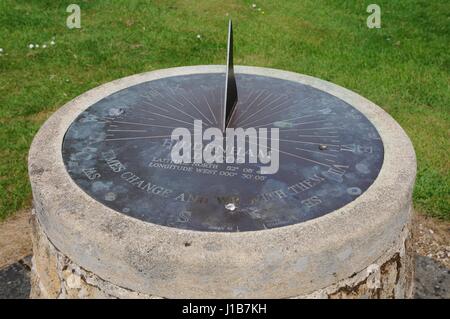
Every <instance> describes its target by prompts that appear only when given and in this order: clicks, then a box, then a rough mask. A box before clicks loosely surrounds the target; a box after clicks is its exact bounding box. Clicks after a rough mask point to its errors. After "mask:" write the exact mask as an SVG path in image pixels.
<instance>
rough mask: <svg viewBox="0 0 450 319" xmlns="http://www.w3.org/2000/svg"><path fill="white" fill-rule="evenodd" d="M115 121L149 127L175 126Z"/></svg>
mask: <svg viewBox="0 0 450 319" xmlns="http://www.w3.org/2000/svg"><path fill="white" fill-rule="evenodd" d="M115 123H121V124H131V125H143V126H151V127H165V128H171V129H175V128H176V126H165V125H156V124H146V123H135V122H124V121H115ZM191 124H192V123H191Z"/></svg>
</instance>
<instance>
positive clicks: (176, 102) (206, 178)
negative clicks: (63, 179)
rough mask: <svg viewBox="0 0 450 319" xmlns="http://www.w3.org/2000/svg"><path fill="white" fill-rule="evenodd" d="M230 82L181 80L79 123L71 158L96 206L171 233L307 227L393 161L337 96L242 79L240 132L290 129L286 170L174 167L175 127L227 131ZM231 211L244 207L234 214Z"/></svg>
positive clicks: (67, 156) (110, 99)
mask: <svg viewBox="0 0 450 319" xmlns="http://www.w3.org/2000/svg"><path fill="white" fill-rule="evenodd" d="M224 79H225V75H224V73H209V74H192V75H180V76H170V77H165V78H161V79H157V80H153V81H149V82H144V83H140V84H137V85H134V86H130V87H128V88H126V89H123V90H121V91H118V92H116V93H114V94H112V95H110V96H107V97H105V98H103V99H101V100H100V101H98V102H96V103H95V104H93V105H91V106H90V107H88V108H87V109H86V110H85V111H84V112H82V113H81V114H80V115H79V116H78V118H77V119H76V120H75V121H74V122H73V123H72V125H71V126H70V128H69V129H68V131H67V133H66V135H65V138H64V143H63V148H62V152H63V159H64V163H65V165H66V168H67V171H68V172H69V174H70V176H71V177H72V178H73V180H74V181H75V182H76V183H77V184H78V186H79V187H81V188H82V189H83V190H84V191H85V192H86V193H88V194H89V195H90V196H91V197H93V198H94V199H95V200H97V201H99V202H101V203H102V204H104V205H106V206H108V207H110V208H112V209H114V210H116V211H118V212H121V213H123V214H126V215H129V216H132V217H135V218H138V219H141V220H143V221H146V222H150V223H155V224H159V225H164V226H170V227H177V228H183V229H190V230H201V231H222V232H236V231H252V230H261V229H267V228H274V227H281V226H286V225H292V224H295V223H301V222H304V221H306V220H309V219H313V218H317V217H320V216H323V215H325V214H327V213H330V212H332V211H334V210H336V209H338V208H340V207H342V206H344V205H346V204H347V203H349V202H351V201H353V200H354V199H356V198H357V197H358V196H360V195H361V194H362V193H364V191H365V190H366V189H367V188H368V187H369V186H370V185H371V184H372V183H373V182H374V180H375V179H376V177H377V175H378V173H379V171H380V169H381V166H382V163H383V143H382V141H381V139H380V136H379V135H378V133H377V130H376V128H375V127H374V126H373V125H372V124H371V122H370V121H369V120H368V119H367V118H366V117H365V116H364V115H363V114H362V113H361V112H359V111H358V110H357V109H355V108H354V107H352V106H351V105H349V104H348V103H346V102H344V101H343V100H340V99H338V98H337V97H335V96H333V95H331V94H329V93H327V92H324V91H321V90H318V89H316V88H313V87H311V86H308V85H303V84H301V83H298V82H293V81H289V80H283V79H277V78H272V77H268V76H261V75H250V74H242V73H237V74H236V81H237V87H238V95H239V102H238V104H237V106H236V111H235V115H234V116H233V119H232V122H231V123H230V125H231V126H232V127H243V128H248V127H255V128H260V127H267V128H271V127H277V128H279V132H280V133H279V135H280V136H279V143H280V144H279V153H280V160H279V161H280V169H279V171H278V173H276V174H273V175H261V174H258V173H257V171H258V169H259V166H258V164H204V165H199V164H174V163H171V158H170V151H171V145H172V144H173V143H172V142H171V139H170V135H171V132H172V130H173V128H175V127H186V128H189V129H191V130H192V129H193V121H194V119H201V120H202V121H203V124H204V128H207V127H219V125H220V121H221V119H220V116H221V114H222V106H223V90H222V87H223V83H224ZM227 203H233V204H234V205H235V206H236V209H235V210H233V211H229V210H227V209H226V208H225V205H227Z"/></svg>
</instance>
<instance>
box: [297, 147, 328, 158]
mask: <svg viewBox="0 0 450 319" xmlns="http://www.w3.org/2000/svg"><path fill="white" fill-rule="evenodd" d="M295 149H296V150H299V151H305V152H311V153H317V154H320V155H324V156H331V157H337V155H333V154H328V153H325V152H321V151H313V150H307V149H305V148H298V147H296V148H295Z"/></svg>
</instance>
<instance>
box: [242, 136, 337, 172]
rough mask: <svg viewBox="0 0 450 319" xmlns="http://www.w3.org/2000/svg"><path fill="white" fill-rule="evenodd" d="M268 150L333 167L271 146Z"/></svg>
mask: <svg viewBox="0 0 450 319" xmlns="http://www.w3.org/2000/svg"><path fill="white" fill-rule="evenodd" d="M248 143H249V144H252V145H258V144H256V143H251V142H248ZM268 148H270V149H271V150H275V151H278V152H280V153H283V154H286V155H289V156H293V157H296V158H300V159H302V160H305V161H309V162H312V163H316V164H318V165H322V166H326V167H331V166H330V165H328V164H325V163H322V162H318V161H315V160H312V159H310V158H307V157H303V156H299V155H295V154H292V153H289V152H284V151H282V150H279V149H276V148H272V147H270V146H269V147H268Z"/></svg>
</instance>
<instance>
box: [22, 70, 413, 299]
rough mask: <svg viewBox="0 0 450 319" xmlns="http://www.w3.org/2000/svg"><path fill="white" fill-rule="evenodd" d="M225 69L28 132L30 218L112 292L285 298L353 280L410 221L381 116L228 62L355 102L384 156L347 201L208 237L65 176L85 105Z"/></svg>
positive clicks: (77, 107)
mask: <svg viewBox="0 0 450 319" xmlns="http://www.w3.org/2000/svg"><path fill="white" fill-rule="evenodd" d="M224 71H225V68H224V66H222V65H204V66H189V67H178V68H170V69H164V70H158V71H152V72H147V73H142V74H137V75H132V76H129V77H125V78H122V79H118V80H115V81H112V82H109V83H106V84H103V85H101V86H99V87H97V88H94V89H92V90H90V91H88V92H86V93H84V94H82V95H80V96H79V97H77V98H75V99H73V100H72V101H70V102H68V103H67V104H65V105H64V106H63V107H61V108H60V109H59V110H58V111H56V112H55V113H54V114H53V115H52V116H51V117H50V118H49V119H48V120H47V121H46V122H45V124H44V125H43V126H42V127H41V129H40V130H39V132H38V133H37V135H36V136H35V138H34V140H33V143H32V145H31V148H30V153H29V161H28V168H29V175H30V182H31V186H32V191H33V198H34V207H35V214H36V217H37V220H38V222H39V225H40V226H41V227H42V229H43V230H44V233H45V234H46V236H47V237H48V238H49V240H50V241H51V242H52V244H53V245H55V247H56V248H57V249H58V250H60V251H61V252H62V253H63V254H64V255H66V256H67V257H69V258H70V259H71V260H72V261H74V262H75V263H76V264H78V265H79V266H81V267H83V268H85V269H86V270H88V271H91V272H93V273H95V274H96V275H98V276H100V277H101V278H103V279H105V280H107V281H110V282H112V283H113V284H116V285H118V286H121V287H124V288H127V289H131V290H135V291H139V292H143V293H147V294H150V295H155V296H158V297H168V298H183V297H194V298H202V297H203V298H204V297H213V298H214V297H232V298H233V297H245V298H252V297H253V298H255V297H263V298H282V297H293V296H298V295H303V294H307V293H310V292H313V291H315V290H317V289H321V288H324V287H327V286H329V285H331V284H333V283H335V282H336V281H339V280H342V279H345V278H348V277H350V276H351V275H352V274H354V273H357V272H359V271H361V270H363V269H364V268H366V267H367V266H368V265H370V264H372V263H373V262H375V261H376V260H377V259H378V258H380V257H381V256H383V254H385V253H386V251H387V250H388V248H387V247H391V246H392V245H393V243H394V244H395V243H397V242H399V241H400V240H401V238H400V233H401V232H402V230H403V229H404V227H405V225H407V223H408V222H409V219H410V212H411V196H412V189H413V185H414V180H415V175H416V158H415V153H414V149H413V146H412V143H411V141H410V140H409V138H408V136H407V135H406V133H405V132H404V131H403V129H402V128H401V127H400V126H399V125H398V124H397V122H395V120H394V119H392V118H391V117H390V116H389V115H388V114H387V113H386V112H385V111H384V110H382V109H381V108H380V107H378V106H377V105H375V104H374V103H372V102H370V101H369V100H367V99H365V98H363V97H361V96H360V95H358V94H356V93H354V92H352V91H350V90H348V89H345V88H342V87H340V86H338V85H336V84H332V83H330V82H327V81H324V80H320V79H317V78H314V77H311V76H307V75H302V74H298V73H293V72H288V71H281V70H276V69H268V68H261V67H248V66H235V72H236V73H247V74H254V75H263V76H269V77H274V78H279V79H284V80H290V81H294V82H298V83H301V84H305V85H309V86H312V87H314V88H317V89H319V90H322V91H325V92H327V93H329V94H331V95H333V96H335V97H337V98H339V99H341V100H343V101H345V102H347V103H348V104H350V105H352V106H353V107H354V108H356V109H357V110H359V111H360V112H361V113H363V115H364V116H366V117H367V118H368V119H369V121H370V122H371V123H372V124H373V125H374V126H375V128H376V129H377V131H378V133H379V135H380V137H381V139H382V141H383V145H384V160H383V165H382V167H381V170H380V172H379V174H378V177H377V178H376V179H375V181H374V182H373V184H372V185H371V186H370V187H369V188H368V189H367V190H366V191H365V192H364V193H363V194H361V195H360V196H359V197H358V198H356V199H355V200H354V201H352V202H350V203H348V204H346V205H345V206H343V207H341V208H339V209H337V210H335V211H333V212H330V213H328V214H326V215H324V216H322V217H318V218H315V219H312V220H308V221H306V222H302V223H298V224H293V225H288V226H283V227H278V228H273V229H267V230H259V231H249V232H238V233H229V232H207V231H198V230H183V229H177V228H171V227H167V226H162V225H157V224H151V223H148V222H143V221H141V220H138V219H135V218H133V217H129V216H127V215H124V214H122V213H120V212H117V211H115V210H113V209H111V208H108V207H107V206H104V205H103V204H101V203H99V202H97V201H96V200H95V199H93V198H92V197H91V196H90V195H88V194H87V193H85V192H84V191H83V190H82V189H81V188H79V187H78V185H76V183H75V182H74V181H73V180H72V178H71V177H70V175H69V174H68V172H67V171H66V168H65V165H64V161H63V158H62V143H63V140H64V135H65V133H66V131H67V129H68V128H69V126H70V124H71V123H72V122H73V121H74V120H75V119H76V118H77V117H78V115H80V114H81V113H82V112H83V111H84V110H85V109H87V108H88V107H89V106H91V105H92V104H94V103H96V102H97V101H99V100H101V99H102V98H104V97H106V96H108V95H111V94H112V93H114V92H117V91H119V90H122V89H124V88H127V87H130V86H133V85H136V84H139V83H142V82H147V81H151V80H156V79H160V78H163V77H169V76H177V75H188V74H201V73H220V72H224Z"/></svg>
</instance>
